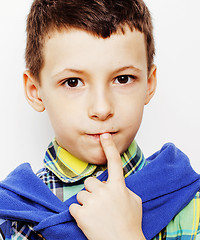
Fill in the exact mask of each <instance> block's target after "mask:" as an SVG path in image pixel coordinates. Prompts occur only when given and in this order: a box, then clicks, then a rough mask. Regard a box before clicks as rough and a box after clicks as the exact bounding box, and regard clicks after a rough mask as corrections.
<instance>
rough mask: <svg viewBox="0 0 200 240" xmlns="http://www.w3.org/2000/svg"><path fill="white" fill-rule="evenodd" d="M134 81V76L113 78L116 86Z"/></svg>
mask: <svg viewBox="0 0 200 240" xmlns="http://www.w3.org/2000/svg"><path fill="white" fill-rule="evenodd" d="M135 79H136V77H135V76H131V75H121V76H118V77H116V78H115V81H114V83H116V84H127V83H131V82H133V81H134V80H135Z"/></svg>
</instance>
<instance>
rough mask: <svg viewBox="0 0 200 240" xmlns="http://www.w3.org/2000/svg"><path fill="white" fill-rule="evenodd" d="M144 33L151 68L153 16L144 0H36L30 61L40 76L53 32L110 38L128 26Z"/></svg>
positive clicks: (30, 23)
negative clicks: (71, 29)
mask: <svg viewBox="0 0 200 240" xmlns="http://www.w3.org/2000/svg"><path fill="white" fill-rule="evenodd" d="M127 26H128V27H129V28H130V29H131V30H137V31H139V32H141V33H143V34H144V36H145V45H146V52H147V66H148V71H150V69H151V65H152V63H153V56H154V52H155V49H154V38H153V28H152V22H151V16H150V13H149V11H148V8H147V7H146V5H145V4H144V2H143V1H142V0H123V1H122V0H69V1H67V0H35V1H34V2H33V4H32V8H31V11H30V13H29V15H28V19H27V46H26V65H27V68H28V69H29V70H30V71H31V73H32V74H33V76H34V77H35V78H37V79H38V81H39V80H40V71H41V69H42V67H43V65H44V61H45V60H44V52H43V47H44V44H45V40H46V39H47V38H48V36H49V35H51V33H52V32H54V31H55V30H56V31H59V30H62V29H70V28H75V29H81V30H85V31H87V32H89V33H91V34H92V35H94V36H97V37H100V38H108V37H110V36H111V35H112V34H113V33H116V32H118V31H121V32H122V33H124V31H125V27H127Z"/></svg>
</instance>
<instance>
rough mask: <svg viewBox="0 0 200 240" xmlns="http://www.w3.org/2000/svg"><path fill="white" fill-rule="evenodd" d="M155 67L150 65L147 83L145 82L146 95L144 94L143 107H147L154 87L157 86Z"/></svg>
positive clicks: (154, 89)
mask: <svg viewBox="0 0 200 240" xmlns="http://www.w3.org/2000/svg"><path fill="white" fill-rule="evenodd" d="M156 72H157V67H156V65H154V64H153V65H152V67H151V70H150V73H149V77H148V82H147V93H146V99H145V105H147V104H148V103H149V102H150V100H151V99H152V97H153V95H154V93H155V91H156V85H157V76H156Z"/></svg>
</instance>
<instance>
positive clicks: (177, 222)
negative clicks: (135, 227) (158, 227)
mask: <svg viewBox="0 0 200 240" xmlns="http://www.w3.org/2000/svg"><path fill="white" fill-rule="evenodd" d="M121 159H122V163H123V171H124V177H127V176H129V175H130V174H134V173H135V172H137V171H139V170H140V169H142V168H143V167H144V166H145V165H146V164H148V163H147V161H146V160H145V158H144V156H143V154H142V152H141V150H140V148H139V147H138V146H137V144H136V142H135V141H134V142H133V143H132V144H131V145H130V147H129V148H128V150H127V151H126V152H125V153H124V154H122V156H121ZM105 169H106V166H96V165H92V164H89V163H85V162H82V161H80V160H79V159H77V158H75V157H74V156H72V155H71V154H69V153H68V152H67V151H66V150H64V149H63V148H61V147H60V146H59V145H58V144H57V142H56V141H55V140H54V141H53V142H52V143H51V144H50V145H49V147H48V150H47V151H46V154H45V159H44V168H43V169H41V170H40V171H39V172H38V173H37V176H38V177H39V178H40V179H41V180H42V181H43V182H44V183H45V184H46V185H47V186H48V187H49V189H50V190H51V191H52V192H53V193H54V194H55V195H56V196H57V197H58V198H59V199H60V200H61V201H65V200H67V199H69V198H70V197H71V196H73V195H74V194H76V193H78V192H79V191H80V190H81V189H82V188H83V186H84V180H85V179H86V178H87V177H88V176H98V175H99V174H100V173H101V172H102V171H104V170H105ZM199 203H200V197H199V193H197V194H196V195H195V197H194V199H193V200H192V201H191V202H190V203H189V204H188V206H186V207H185V208H184V209H183V210H182V211H181V212H180V213H179V214H178V215H177V216H176V217H175V218H174V219H173V220H172V221H171V222H170V223H169V224H168V226H167V227H166V228H165V229H163V230H162V231H161V232H160V233H159V234H158V235H157V236H156V237H155V238H154V240H157V239H169V240H174V239H177V240H178V239H186V240H187V239H199V240H200V228H199V229H198V225H199ZM3 239H5V240H11V239H15V240H22V239H23V240H26V239H29V240H30V239H31V240H36V239H37V240H41V239H44V238H43V237H42V236H41V235H40V234H39V233H38V232H35V231H34V229H33V226H31V225H28V224H27V223H25V222H16V221H9V220H0V240H3Z"/></svg>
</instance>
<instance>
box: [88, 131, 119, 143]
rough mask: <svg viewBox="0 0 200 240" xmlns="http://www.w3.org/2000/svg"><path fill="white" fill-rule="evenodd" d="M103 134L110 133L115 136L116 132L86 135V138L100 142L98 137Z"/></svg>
mask: <svg viewBox="0 0 200 240" xmlns="http://www.w3.org/2000/svg"><path fill="white" fill-rule="evenodd" d="M103 133H110V134H111V135H112V136H114V135H116V134H117V132H102V133H94V134H88V133H87V134H86V135H87V136H89V137H90V138H92V139H94V140H98V141H99V140H100V135H101V134H103Z"/></svg>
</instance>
